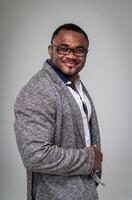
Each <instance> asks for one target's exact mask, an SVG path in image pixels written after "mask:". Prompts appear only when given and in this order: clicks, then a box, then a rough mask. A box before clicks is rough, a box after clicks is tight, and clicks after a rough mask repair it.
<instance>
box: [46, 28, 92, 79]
mask: <svg viewBox="0 0 132 200" xmlns="http://www.w3.org/2000/svg"><path fill="white" fill-rule="evenodd" d="M60 45H61V47H69V48H71V49H74V48H82V47H83V48H85V49H88V41H87V40H86V38H85V36H84V35H83V34H82V33H78V32H75V31H69V30H61V31H60V32H59V34H58V35H56V36H55V38H54V40H53V46H49V48H48V51H49V55H50V57H51V59H52V62H53V64H54V65H55V66H56V67H57V68H58V69H59V70H60V71H61V72H62V73H63V74H64V75H66V76H68V77H73V76H74V75H76V74H77V73H78V72H80V71H81V69H82V68H83V66H84V64H85V61H86V55H84V56H78V55H75V52H73V51H70V52H69V54H67V55H62V54H59V53H58V52H57V47H58V46H60Z"/></svg>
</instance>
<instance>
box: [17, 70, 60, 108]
mask: <svg viewBox="0 0 132 200" xmlns="http://www.w3.org/2000/svg"><path fill="white" fill-rule="evenodd" d="M56 93H57V90H56V83H55V82H54V81H53V80H52V79H51V77H50V76H49V74H48V73H46V71H45V70H44V69H41V70H40V71H38V72H37V73H36V74H35V75H34V76H33V77H32V78H31V79H30V80H29V81H28V83H27V84H26V85H25V86H24V87H23V88H22V89H21V90H20V92H19V94H18V96H17V98H16V102H15V105H16V104H17V105H18V104H19V105H20V104H21V105H22V104H25V103H26V104H29V103H30V104H31V103H32V102H34V101H35V102H38V103H40V102H42V101H44V100H45V101H49V102H51V101H52V102H53V101H56V96H57V94H56Z"/></svg>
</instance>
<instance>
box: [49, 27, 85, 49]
mask: <svg viewBox="0 0 132 200" xmlns="http://www.w3.org/2000/svg"><path fill="white" fill-rule="evenodd" d="M53 41H55V42H56V43H57V44H58V45H60V44H63V43H64V44H67V45H71V46H72V45H73V46H84V47H88V41H87V39H86V38H85V36H84V35H83V34H82V33H78V32H75V31H71V30H61V31H60V32H59V33H58V34H57V35H56V36H55V38H54V40H53Z"/></svg>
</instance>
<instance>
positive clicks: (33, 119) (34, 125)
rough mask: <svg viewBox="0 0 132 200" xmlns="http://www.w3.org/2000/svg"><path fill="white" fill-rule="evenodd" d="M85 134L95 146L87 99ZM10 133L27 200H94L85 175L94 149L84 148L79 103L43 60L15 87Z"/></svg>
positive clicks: (94, 118) (94, 121) (89, 179)
mask: <svg viewBox="0 0 132 200" xmlns="http://www.w3.org/2000/svg"><path fill="white" fill-rule="evenodd" d="M83 90H84V92H85V93H86V95H87V97H88V98H89V100H90V103H91V107H92V115H91V120H90V132H91V139H92V143H93V144H97V145H98V147H99V148H100V136H99V127H98V122H97V116H96V113H95V109H94V106H93V103H92V100H91V98H90V96H89V94H88V92H87V91H86V89H85V87H84V86H83ZM14 112H15V124H14V129H15V134H16V141H17V145H18V149H19V152H20V155H21V158H22V160H23V163H24V166H25V168H26V170H27V199H28V200H97V199H98V194H97V190H96V185H95V182H94V179H93V178H92V177H89V174H90V173H91V170H92V167H93V163H94V152H93V150H92V149H91V148H86V144H85V137H84V128H83V121H82V117H81V113H80V110H79V107H78V105H77V103H76V101H75V99H74V97H73V96H72V94H71V93H70V91H69V89H68V88H67V87H66V85H65V83H64V82H63V81H62V79H61V78H60V77H59V76H58V74H57V73H56V72H55V71H54V70H53V69H52V68H51V67H50V66H49V65H48V64H47V63H45V64H44V66H43V68H42V69H41V70H40V71H39V72H38V73H37V74H35V75H34V76H33V78H32V79H31V80H30V81H29V82H28V83H27V85H26V86H25V87H24V88H22V90H21V91H20V93H19V95H18V97H17V100H16V103H15V107H14Z"/></svg>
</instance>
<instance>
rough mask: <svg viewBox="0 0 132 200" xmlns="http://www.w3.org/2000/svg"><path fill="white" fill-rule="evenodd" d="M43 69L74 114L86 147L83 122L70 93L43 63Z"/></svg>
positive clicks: (55, 74) (56, 75)
mask: <svg viewBox="0 0 132 200" xmlns="http://www.w3.org/2000/svg"><path fill="white" fill-rule="evenodd" d="M43 69H44V70H45V72H46V73H47V74H49V76H50V78H52V80H53V81H54V82H55V83H56V84H57V85H59V87H58V88H59V90H60V92H61V93H63V94H64V96H65V97H66V98H67V100H68V102H69V105H70V107H71V109H72V111H73V113H74V116H75V120H76V122H77V125H78V129H79V133H80V136H81V139H82V142H83V145H84V146H86V143H85V133H84V126H83V120H82V115H81V111H80V108H79V106H78V104H77V102H76V100H75V99H74V97H73V95H72V94H71V93H70V91H69V89H68V88H67V87H66V84H65V83H64V82H63V81H62V79H61V78H60V77H59V76H58V74H57V73H56V72H55V71H54V70H53V69H52V68H51V67H50V66H49V65H48V64H47V63H45V64H44V66H43Z"/></svg>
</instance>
